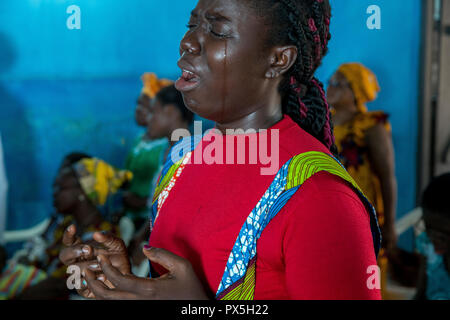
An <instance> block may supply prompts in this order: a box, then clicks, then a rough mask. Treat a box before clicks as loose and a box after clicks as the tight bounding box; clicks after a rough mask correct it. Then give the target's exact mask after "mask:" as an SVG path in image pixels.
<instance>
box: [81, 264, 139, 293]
mask: <svg viewBox="0 0 450 320" xmlns="http://www.w3.org/2000/svg"><path fill="white" fill-rule="evenodd" d="M86 282H87V285H88V287H89V289H90V290H91V292H92V294H93V295H94V296H95V298H96V299H102V300H123V299H135V298H136V296H135V295H134V294H132V293H129V292H123V291H118V290H116V289H110V288H108V287H107V286H106V285H105V284H104V283H103V282H101V281H99V280H97V279H96V277H95V274H94V272H92V271H90V270H86Z"/></svg>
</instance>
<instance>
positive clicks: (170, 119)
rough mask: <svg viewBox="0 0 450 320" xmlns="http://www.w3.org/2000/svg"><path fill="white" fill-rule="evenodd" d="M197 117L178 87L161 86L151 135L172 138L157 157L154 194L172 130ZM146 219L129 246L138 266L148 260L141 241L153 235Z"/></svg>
mask: <svg viewBox="0 0 450 320" xmlns="http://www.w3.org/2000/svg"><path fill="white" fill-rule="evenodd" d="M193 120H194V114H193V113H192V112H191V111H190V110H189V109H187V108H186V106H185V104H184V101H183V96H182V95H181V93H180V92H179V91H178V90H177V89H175V86H174V85H173V84H172V85H170V86H167V87H165V88H163V89H161V90H160V91H159V92H158V93H157V95H156V97H155V99H154V100H153V101H152V105H151V108H150V112H149V114H148V119H147V135H148V137H149V138H150V139H155V140H156V139H158V140H160V139H164V140H165V141H168V144H167V145H166V146H165V148H164V149H162V150H161V152H160V153H159V155H160V157H159V158H158V159H157V160H158V161H157V165H158V169H157V174H156V175H154V179H153V181H152V183H151V190H150V188H149V191H148V192H149V194H150V195H151V196H152V195H153V192H154V188H155V186H156V182H157V179H158V176H159V174H160V172H161V170H162V166H163V164H164V163H165V161H166V159H167V156H168V152H169V150H170V147H171V146H173V145H174V143H175V142H176V141H171V135H172V132H173V131H174V130H176V129H187V130H190V128H191V126H192V123H193ZM155 160H156V159H155ZM133 179H134V178H133ZM151 201H152V199H151V198H150V199H149V205H148V206H149V207H150V206H151ZM145 218H146V222H145V224H143V225H142V226H141V228H140V229H139V230H137V232H136V235H135V237H134V239H133V241H132V242H131V243H130V246H129V250H130V252H131V260H132V263H133V265H134V266H138V265H140V264H142V263H146V261H147V259H146V257H145V256H144V254H143V253H142V248H141V244H142V243H144V242H147V241H148V238H149V236H150V220H149V219H150V214H148V215H147V216H146V217H145ZM146 264H147V263H146Z"/></svg>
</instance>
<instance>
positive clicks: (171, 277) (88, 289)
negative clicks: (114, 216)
mask: <svg viewBox="0 0 450 320" xmlns="http://www.w3.org/2000/svg"><path fill="white" fill-rule="evenodd" d="M75 234H76V228H75V226H74V225H71V226H70V227H69V228H67V230H66V231H65V232H64V236H63V244H64V246H65V248H64V249H63V250H61V252H60V255H59V258H60V260H61V261H62V262H63V263H64V264H65V265H67V266H69V265H77V266H78V267H79V268H80V270H81V274H82V279H81V280H82V285H81V288H80V289H78V290H77V291H78V293H79V294H80V295H81V296H83V297H86V298H96V299H117V300H124V299H133V300H140V299H150V300H172V299H175V300H203V299H208V297H207V295H206V293H205V291H204V289H203V287H202V285H201V283H200V281H199V280H198V278H197V276H196V274H195V272H194V270H193V268H192V265H191V264H190V262H189V261H188V260H186V259H184V258H182V257H180V256H177V255H175V254H173V253H171V252H169V251H167V250H164V249H159V248H150V247H148V248H147V247H145V248H143V253H144V255H145V256H146V257H147V258H148V259H149V260H150V261H152V262H155V263H157V264H159V265H161V266H162V267H164V268H165V269H166V270H168V272H167V273H166V274H164V275H162V276H160V277H158V278H140V277H136V276H135V275H133V274H132V272H131V265H130V260H129V257H128V253H127V248H126V246H125V244H124V242H123V241H122V239H120V238H116V237H113V236H112V235H109V234H104V233H100V232H96V233H94V235H93V240H94V241H95V242H89V243H82V241H81V239H80V238H79V237H77V236H76V235H75Z"/></svg>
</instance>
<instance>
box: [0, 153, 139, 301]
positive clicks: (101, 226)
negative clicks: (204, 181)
mask: <svg viewBox="0 0 450 320" xmlns="http://www.w3.org/2000/svg"><path fill="white" fill-rule="evenodd" d="M131 178H132V173H131V172H128V171H118V170H116V169H115V168H113V167H112V166H110V165H109V164H107V163H106V162H104V161H102V160H100V159H96V158H86V155H84V154H81V153H74V154H70V155H69V156H67V157H66V158H65V159H64V160H63V162H62V165H61V167H60V169H59V171H58V175H57V176H56V178H55V182H54V185H53V190H54V193H53V205H54V207H55V210H56V212H57V214H56V215H54V218H53V219H52V220H51V222H50V225H49V227H48V228H47V230H46V231H45V232H44V234H43V235H42V236H41V238H42V240H43V241H41V242H40V243H39V244H37V245H40V246H41V248H37V247H36V246H34V247H32V246H29V245H28V246H27V245H25V247H26V254H23V255H22V257H20V258H18V259H17V262H18V263H14V261H13V262H12V263H11V264H10V266H9V267H10V270H8V271H7V273H6V274H4V275H2V279H1V281H2V283H3V282H4V281H3V280H4V279H3V277H5V278H6V277H11V275H13V274H15V273H17V272H19V274H22V275H23V276H25V275H26V274H29V273H32V272H35V273H36V274H45V275H46V276H45V277H42V276H41V277H40V279H39V280H40V281H36V284H34V285H31V286H24V287H23V286H21V285H20V284H17V285H15V286H9V288H8V291H10V294H9V296H8V298H16V299H67V298H68V296H69V289H68V288H67V285H66V276H67V275H66V267H65V266H64V265H62V264H61V263H60V261H59V259H58V255H59V252H60V249H61V246H62V245H61V241H62V236H63V233H64V230H65V229H66V228H67V227H68V226H70V225H71V224H75V225H76V226H77V231H78V236H79V237H80V238H81V239H84V240H85V241H89V240H91V237H92V234H93V233H94V232H96V231H107V232H111V233H112V234H116V235H119V234H120V232H119V230H118V228H117V227H116V226H114V225H112V224H111V223H110V222H108V221H106V220H105V219H104V217H103V216H102V213H101V212H100V210H99V208H100V207H101V206H103V205H104V204H105V203H106V202H107V199H108V197H110V196H111V195H113V194H114V193H116V192H117V191H118V190H119V188H120V187H122V186H123V185H124V184H125V183H126V182H128V181H129V180H130V179H131ZM35 244H36V242H35ZM14 260H16V259H14ZM27 265H29V266H33V267H35V268H36V269H32V271H30V269H29V268H25V267H24V266H27ZM37 270H39V273H38V271H37ZM33 279H34V278H33ZM18 289H20V290H18Z"/></svg>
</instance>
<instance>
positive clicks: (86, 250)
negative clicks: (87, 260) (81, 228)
mask: <svg viewBox="0 0 450 320" xmlns="http://www.w3.org/2000/svg"><path fill="white" fill-rule="evenodd" d="M81 251H83V253H89V247H83V249H81Z"/></svg>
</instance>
